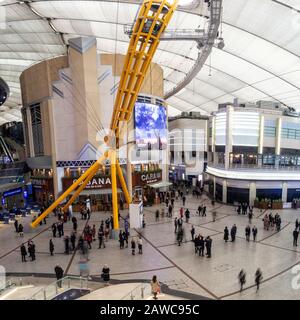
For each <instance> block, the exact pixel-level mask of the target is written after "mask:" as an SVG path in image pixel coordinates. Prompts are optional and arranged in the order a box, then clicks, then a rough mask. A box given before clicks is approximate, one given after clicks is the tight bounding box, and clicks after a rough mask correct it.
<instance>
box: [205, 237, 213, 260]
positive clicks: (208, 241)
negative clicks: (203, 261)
mask: <svg viewBox="0 0 300 320" xmlns="http://www.w3.org/2000/svg"><path fill="white" fill-rule="evenodd" d="M205 246H206V255H207V258H211V246H212V239H211V238H210V237H209V236H208V237H207V238H206V240H205Z"/></svg>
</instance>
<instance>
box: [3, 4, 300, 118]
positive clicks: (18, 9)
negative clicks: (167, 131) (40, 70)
mask: <svg viewBox="0 0 300 320" xmlns="http://www.w3.org/2000/svg"><path fill="white" fill-rule="evenodd" d="M201 1H202V0H201ZM139 4H140V1H134V0H132V1H126V0H122V1H115V0H110V1H109V0H106V1H87V0H86V1H77V0H74V1H64V0H60V1H48V0H43V1H31V2H30V4H29V5H30V7H31V8H30V7H29V6H28V5H26V4H25V3H23V2H22V1H16V0H4V1H1V0H0V5H1V7H0V9H1V11H0V77H2V78H3V79H4V80H5V81H6V82H7V83H8V85H9V86H10V90H11V96H10V97H9V99H8V100H7V102H6V103H5V105H4V107H2V108H1V110H0V111H2V112H0V124H1V123H3V122H7V121H13V120H20V119H21V117H20V111H19V110H20V106H21V92H20V85H19V76H20V73H21V72H22V71H23V70H24V69H26V68H28V67H29V66H30V65H32V64H34V63H36V62H38V61H42V60H44V59H48V58H51V57H55V56H59V55H62V54H65V53H66V44H67V43H68V39H69V38H72V37H75V36H95V37H96V38H97V46H98V50H99V53H101V52H109V53H115V52H117V53H122V54H125V53H126V51H127V46H128V42H129V38H128V36H127V35H125V34H124V30H123V27H124V24H129V23H132V22H133V21H134V19H135V16H136V14H137V11H138V9H139ZM223 7H224V13H223V35H222V36H223V38H224V40H225V48H224V49H223V50H220V49H217V48H214V49H213V52H212V55H211V71H210V68H209V61H207V63H206V65H205V67H204V68H203V69H202V70H201V71H200V72H199V74H198V75H197V77H196V78H195V79H194V81H192V82H191V83H190V84H189V85H188V86H187V87H186V88H185V89H183V90H181V91H180V92H179V93H178V94H176V95H175V96H173V97H171V98H170V99H169V100H168V102H169V104H170V109H169V115H175V114H177V113H179V112H181V111H200V112H202V113H204V114H207V113H210V112H211V111H213V110H216V109H217V106H218V104H219V103H224V102H228V101H230V102H232V100H233V99H234V98H238V99H239V100H240V102H254V101H257V100H274V101H279V102H281V103H283V104H285V105H288V106H291V107H294V108H295V109H296V110H297V111H300V59H299V57H300V3H299V1H298V0H281V1H279V0H234V1H232V0H223ZM204 8H205V10H204ZM3 13H5V14H3ZM205 13H207V9H206V7H205V5H204V4H203V3H202V4H201V5H200V6H199V7H198V8H196V9H191V10H187V11H183V10H180V9H179V10H177V11H176V12H175V14H174V17H173V19H172V21H171V23H170V26H169V29H195V28H197V27H198V26H202V27H203V26H204V24H205V21H206V19H205V18H204V17H203V16H202V15H203V14H205ZM1 17H2V20H3V17H5V23H1V22H3V21H1ZM197 54H198V50H197V45H196V43H195V42H193V41H162V42H161V43H160V45H159V48H158V50H157V53H156V55H155V57H154V62H156V63H158V64H160V65H161V66H162V68H163V69H164V77H165V81H164V89H165V91H168V90H170V89H171V88H173V87H174V86H176V84H178V83H179V82H180V81H181V80H182V79H183V78H184V76H185V74H186V73H187V72H188V71H189V70H190V68H191V67H192V66H193V64H194V61H195V59H196V58H197Z"/></svg>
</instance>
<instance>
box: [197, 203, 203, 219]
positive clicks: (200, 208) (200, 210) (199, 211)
mask: <svg viewBox="0 0 300 320" xmlns="http://www.w3.org/2000/svg"><path fill="white" fill-rule="evenodd" d="M197 211H198V214H199V217H200V216H201V212H202V205H200V206H198V210H197Z"/></svg>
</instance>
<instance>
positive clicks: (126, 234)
mask: <svg viewBox="0 0 300 320" xmlns="http://www.w3.org/2000/svg"><path fill="white" fill-rule="evenodd" d="M128 237H129V232H128V231H123V239H124V241H125V243H126V248H128Z"/></svg>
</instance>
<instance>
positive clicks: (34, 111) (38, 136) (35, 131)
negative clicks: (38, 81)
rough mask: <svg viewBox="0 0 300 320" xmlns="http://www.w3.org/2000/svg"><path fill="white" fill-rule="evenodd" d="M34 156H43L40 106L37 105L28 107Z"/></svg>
mask: <svg viewBox="0 0 300 320" xmlns="http://www.w3.org/2000/svg"><path fill="white" fill-rule="evenodd" d="M30 114H31V125H32V136H33V137H32V138H33V146H34V155H35V156H36V157H38V156H43V155H44V144H43V129H42V117H41V106H40V104H39V103H37V104H34V105H31V106H30Z"/></svg>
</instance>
